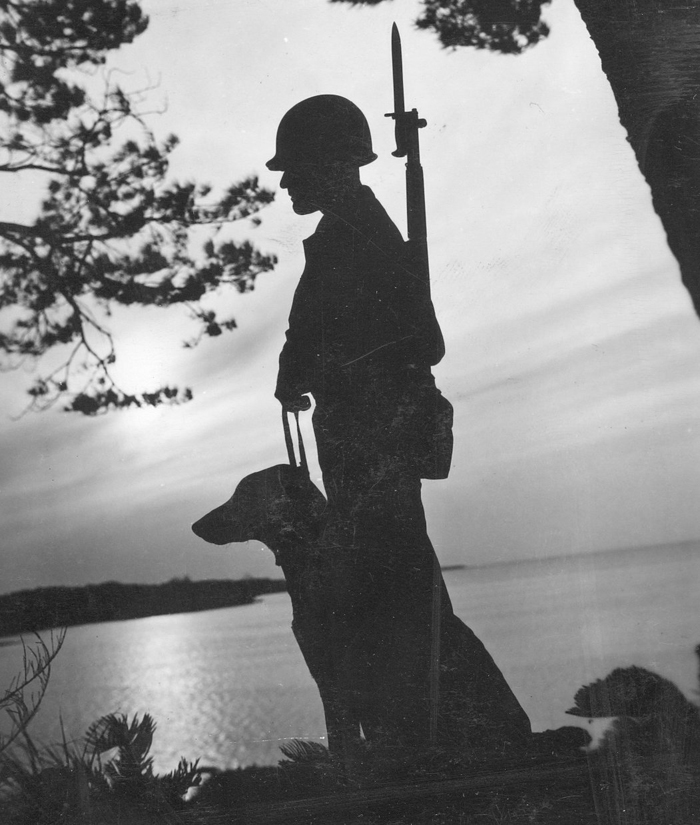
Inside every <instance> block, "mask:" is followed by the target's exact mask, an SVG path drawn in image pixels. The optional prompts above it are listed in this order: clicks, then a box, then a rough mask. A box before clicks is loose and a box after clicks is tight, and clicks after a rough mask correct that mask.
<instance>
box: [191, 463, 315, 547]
mask: <svg viewBox="0 0 700 825" xmlns="http://www.w3.org/2000/svg"><path fill="white" fill-rule="evenodd" d="M325 506H326V500H325V498H324V497H323V495H322V494H321V492H320V490H319V489H318V488H317V487H316V485H315V484H313V482H312V481H311V480H310V479H309V477H308V475H307V474H306V473H305V471H303V470H301V469H300V468H298V467H291V466H290V465H289V464H277V465H275V466H274V467H268V468H267V469H266V470H261V471H260V472H258V473H252V474H251V475H249V476H246V477H245V478H244V479H243V480H242V481H241V482H240V484H239V485H238V487H236V491H235V492H234V494H233V495H232V496H231V498H230V499H229V500H228V501H227V502H226V503H225V504H222V505H221V506H220V507H217V508H215V509H214V510H212V511H211V512H210V513H207V515H206V516H203V517H202V518H200V519H199V521H196V522H195V523H194V524H193V525H192V530H193V531H194V533H195V535H197V536H199V537H200V538H202V539H204V541H208V542H210V543H211V544H229V543H231V542H234V541H249V540H250V539H256V540H257V541H261V542H262V543H263V544H265V545H267V546H268V547H269V548H270V549H271V550H272V551H273V552H274V553H275V556H276V557H277V560H278V562H279V561H280V559H279V554H280V553H284V552H285V551H286V550H289V549H290V548H294V547H300V546H303V545H308V544H309V543H310V542H312V541H314V540H315V539H316V537H317V536H318V533H319V531H320V525H321V516H322V513H323V511H324V509H325Z"/></svg>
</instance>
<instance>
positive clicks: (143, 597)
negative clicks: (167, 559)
mask: <svg viewBox="0 0 700 825" xmlns="http://www.w3.org/2000/svg"><path fill="white" fill-rule="evenodd" d="M286 590H287V583H286V582H285V581H284V579H266V578H260V579H254V578H247V579H239V580H231V579H223V580H204V581H191V580H190V579H187V578H185V579H172V580H171V581H169V582H165V583H163V584H121V583H120V582H104V583H103V584H87V585H83V586H81V587H38V588H35V589H33V590H20V591H17V592H15V593H7V594H5V595H0V639H2V638H5V637H8V636H16V635H18V634H20V633H34V632H37V631H40V630H50V629H52V628H56V627H74V626H76V625H83V624H96V623H99V622H119V621H125V620H127V619H143V618H146V617H147V616H163V615H167V614H172V613H194V612H198V611H201V610H213V609H215V608H219V607H240V606H242V605H246V604H253V603H254V602H255V601H256V600H257V599H258V598H259V597H260V596H265V595H267V594H269V593H283V592H285V591H286ZM0 644H2V642H0ZM4 644H7V643H4Z"/></svg>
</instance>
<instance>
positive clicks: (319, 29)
mask: <svg viewBox="0 0 700 825" xmlns="http://www.w3.org/2000/svg"><path fill="white" fill-rule="evenodd" d="M143 7H144V10H145V11H146V12H147V13H148V14H149V15H150V18H151V23H150V26H149V29H148V30H147V32H146V33H145V34H144V35H142V36H141V37H140V38H138V39H137V41H136V42H135V43H134V44H133V45H131V46H129V47H125V48H123V49H121V50H120V51H119V52H118V53H117V54H115V55H114V56H113V57H112V59H111V62H110V67H111V68H112V69H113V70H116V71H117V72H118V75H115V76H118V77H119V78H120V80H121V82H123V84H124V85H125V86H126V87H129V88H134V89H137V88H143V87H144V86H151V85H152V86H154V87H155V88H153V90H152V91H151V92H149V107H150V108H152V109H153V111H154V114H153V115H152V116H150V120H149V123H150V125H151V127H152V128H153V130H154V132H155V133H156V134H157V135H159V136H162V137H164V136H165V135H167V134H168V133H170V132H175V133H176V134H177V135H178V136H179V137H180V139H181V144H180V146H179V147H178V149H177V150H176V151H175V153H174V155H173V162H172V167H171V173H172V175H173V177H175V178H179V179H190V178H196V179H198V180H206V181H210V182H211V183H213V184H214V185H215V186H224V185H226V184H227V183H229V182H232V181H234V180H238V179H241V178H243V177H245V176H247V175H248V174H251V173H255V174H258V175H259V176H260V180H261V182H262V183H263V184H264V185H265V186H268V187H270V188H273V189H276V188H277V186H278V183H279V173H273V172H269V171H268V170H267V169H266V168H265V165H264V164H265V161H266V160H268V159H269V157H271V156H272V154H273V153H274V138H275V132H276V128H277V123H278V122H279V119H280V118H281V116H282V115H283V114H284V112H285V111H287V109H289V108H290V107H291V106H292V105H294V104H295V103H297V102H298V101H300V100H302V99H304V98H306V97H309V96H311V95H315V94H321V93H334V94H340V95H344V96H346V97H348V98H350V99H351V100H353V101H354V102H355V103H356V104H357V105H359V106H360V108H361V109H362V110H363V111H364V112H365V114H366V116H367V118H368V120H369V122H370V126H371V129H372V134H373V139H374V145H375V150H376V151H377V153H378V154H379V160H377V161H376V162H375V163H373V164H372V165H371V166H368V167H365V169H363V180H364V182H365V183H367V184H369V185H370V186H371V187H372V188H373V190H374V191H375V193H376V194H377V196H378V197H379V199H380V200H381V201H382V203H383V204H384V205H385V206H386V208H387V209H388V211H389V213H390V214H391V215H392V216H393V217H394V219H395V221H396V222H397V224H398V225H399V227H400V228H401V229H402V230H404V231H405V220H404V210H405V207H404V190H403V162H402V161H400V160H398V159H396V158H393V157H392V156H391V151H392V149H393V148H394V146H393V127H392V122H391V121H389V120H388V119H385V118H384V114H385V113H386V112H388V111H391V109H392V99H391V61H390V30H391V24H392V22H394V21H396V22H397V24H398V25H399V28H400V31H401V35H402V40H403V45H404V67H405V81H406V101H407V105H408V106H409V107H413V106H416V107H417V108H418V110H419V112H420V114H421V116H422V117H425V118H426V120H427V121H428V126H427V127H426V128H425V129H423V130H422V132H421V154H422V160H423V166H424V170H425V177H426V200H427V211H428V230H429V243H430V255H431V272H432V284H433V300H434V303H435V306H436V310H437V314H438V318H439V320H440V323H441V325H442V328H443V332H444V334H445V339H446V344H447V354H446V356H445V358H444V360H443V362H442V363H441V364H440V365H438V367H437V368H436V369H435V374H436V377H437V381H438V385H439V387H440V388H441V389H442V391H443V392H444V394H445V395H446V396H447V397H448V398H449V399H450V400H451V401H452V403H453V404H454V406H455V415H456V418H455V439H456V444H455V454H454V462H453V468H452V471H451V474H450V477H449V478H448V479H447V480H444V481H429V482H425V484H424V502H425V506H426V512H427V516H428V524H429V532H430V535H431V537H432V539H433V542H434V545H435V547H436V550H437V552H438V555H439V557H440V560H441V561H442V562H443V563H444V564H483V563H489V562H495V561H508V560H518V559H526V558H537V557H544V556H557V555H571V554H576V553H588V552H597V551H603V550H609V549H616V548H622V547H636V546H644V545H652V544H665V543H672V542H679V541H688V540H696V539H699V538H700V508H698V507H697V501H698V493H699V492H700V461H698V458H699V457H700V440H699V438H700V436H699V433H698V428H697V425H696V419H697V414H696V410H697V409H698V402H699V401H700V322H699V321H698V319H697V318H696V316H695V315H694V314H693V311H692V308H691V304H690V300H689V298H688V296H687V295H686V293H685V291H684V289H683V287H682V285H681V283H680V276H679V272H678V267H677V264H676V262H675V260H674V259H673V257H672V255H671V254H670V252H669V250H668V248H667V245H666V242H665V236H664V233H663V230H662V227H661V224H660V221H659V219H658V218H657V216H656V215H655V213H654V211H653V209H652V205H651V198H650V194H649V190H648V187H647V185H646V183H645V182H644V179H643V178H642V176H641V174H640V172H639V170H638V168H637V166H636V163H635V160H634V156H633V153H632V150H631V148H630V147H629V145H628V143H627V142H626V139H625V133H624V130H623V129H622V127H621V126H620V124H619V122H618V119H617V115H616V108H615V102H614V99H613V96H612V92H611V91H610V88H609V85H608V83H607V81H606V79H605V77H604V75H603V74H602V71H601V68H600V62H599V59H598V55H597V52H596V50H595V47H594V45H593V43H592V42H591V40H590V38H589V37H588V34H587V32H586V29H585V27H584V26H583V23H582V22H581V19H580V17H579V15H578V12H577V11H576V8H575V6H574V5H573V3H572V2H570V0H554V2H553V3H552V5H551V6H550V7H549V8H547V7H545V17H546V19H547V20H548V22H549V24H550V26H551V29H552V34H551V36H550V37H549V38H548V39H547V40H545V41H543V42H542V43H541V44H540V45H538V46H537V47H535V48H533V49H531V50H529V51H528V52H527V53H526V54H524V55H522V56H518V57H514V56H503V55H495V54H490V53H485V52H477V51H475V50H470V49H461V50H458V51H456V52H449V51H445V50H443V49H441V48H440V47H439V45H438V43H437V41H436V39H435V38H434V37H433V35H431V34H429V33H426V32H419V31H417V30H416V29H415V28H414V27H413V24H412V21H413V20H414V19H415V18H416V17H417V16H418V13H419V8H420V7H419V3H418V2H417V1H416V2H413V0H403V2H401V3H400V4H399V3H390V2H387V3H383V4H380V5H379V6H378V7H375V8H351V7H349V6H346V5H344V4H330V3H328V2H326V0H296V1H295V2H294V3H289V2H288V0H237V2H236V3H231V2H230V0H147V2H144V3H143ZM151 102H152V105H150V104H151ZM22 185H23V186H26V190H25V191H24V192H17V191H16V190H14V189H13V190H11V189H6V190H5V191H4V192H2V193H0V217H2V218H8V219H10V218H9V216H13V217H12V218H11V219H17V217H18V215H22V214H23V213H24V215H30V214H31V210H32V208H33V203H34V198H35V182H32V181H24V182H22ZM260 217H261V218H262V224H261V226H259V227H257V228H255V227H253V226H252V225H251V224H250V223H241V224H240V225H236V226H235V227H233V228H232V229H231V232H232V236H233V237H238V238H243V237H249V238H251V239H252V240H253V241H254V242H255V243H256V244H257V245H258V246H259V248H260V249H262V250H263V251H265V252H270V253H274V254H275V255H277V256H278V259H279V264H278V266H277V268H276V269H275V271H274V272H272V273H267V274H264V275H262V276H260V278H259V280H258V284H257V286H256V289H255V291H254V292H252V293H250V294H247V295H237V294H227V293H225V292H222V293H221V294H219V295H217V296H216V297H215V298H214V299H213V303H212V306H216V307H217V308H221V310H222V315H224V316H225V314H226V312H227V311H230V312H232V313H233V314H234V316H235V317H236V320H237V322H238V329H237V330H235V331H233V332H232V333H229V334H227V335H224V336H221V337H219V338H215V339H211V340H207V341H205V342H203V343H202V344H201V345H200V346H199V347H198V348H196V349H195V350H187V349H184V348H182V347H181V346H180V342H181V341H182V340H185V339H187V338H188V337H190V336H191V335H192V334H193V327H192V323H191V321H190V320H189V319H188V318H187V316H186V314H184V313H182V312H180V311H179V310H178V309H177V308H176V309H172V310H168V311H165V312H164V311H162V310H156V309H152V310H143V311H137V310H133V309H130V310H128V311H127V310H123V311H118V312H117V313H115V315H114V317H113V318H112V319H111V324H112V329H113V330H114V331H115V333H116V335H117V351H118V357H119V360H118V363H117V365H116V369H115V373H116V375H117V377H118V379H119V381H120V383H121V384H122V386H123V387H124V388H125V389H127V390H129V389H131V390H136V389H145V388H148V387H155V386H160V385H161V384H163V383H172V382H178V383H180V384H181V385H188V386H191V387H192V389H193V392H194V396H195V398H194V400H193V401H192V402H190V403H189V404H186V405H183V406H181V407H174V408H172V407H171V408H159V409H156V410H145V411H143V410H140V411H129V412H118V413H111V414H108V415H105V416H100V417H97V418H91V419H89V418H85V417H82V416H77V415H69V414H67V413H63V412H61V411H60V409H58V408H55V409H52V410H49V411H47V412H44V413H40V414H34V413H32V414H27V415H23V416H21V415H20V413H21V412H22V410H23V408H24V406H25V405H26V396H25V395H24V391H25V390H26V388H27V387H28V385H29V383H30V382H31V379H32V374H33V373H32V370H33V369H35V367H32V365H29V364H27V365H24V366H23V367H22V368H21V369H20V370H17V371H14V372H10V373H8V372H5V373H2V374H0V381H1V382H2V394H1V396H0V449H1V450H2V456H3V459H2V466H1V467H0V514H1V516H2V521H3V524H4V526H5V530H4V532H5V536H4V541H3V550H2V559H3V576H2V581H1V582H0V589H1V591H2V592H9V591H14V590H18V589H23V588H28V587H35V586H45V585H50V584H84V583H88V582H99V581H107V580H120V581H143V582H148V581H153V582H158V581H165V580H168V579H170V578H173V577H175V576H190V577H191V578H193V579H205V578H229V577H231V578H237V577H240V576H244V575H275V576H277V575H280V573H279V570H278V569H277V568H275V567H274V563H273V557H272V554H271V553H270V552H269V551H268V550H266V549H265V548H264V547H262V546H260V545H259V544H257V543H255V542H253V543H250V544H247V545H231V546H229V547H225V548H219V547H213V546H209V545H206V544H205V543H203V542H202V541H200V540H199V539H197V538H196V537H195V536H194V535H193V534H192V533H191V530H190V525H191V523H192V522H194V521H195V520H196V519H197V518H199V517H200V516H201V515H203V514H204V513H205V512H207V511H208V510H210V509H212V508H213V507H214V506H216V505H218V504H220V503H222V502H223V501H224V500H225V499H227V498H228V497H229V496H230V495H231V493H232V492H233V490H234V488H235V486H236V484H237V483H238V481H240V479H241V478H243V476H245V475H247V474H248V473H250V472H254V471H256V470H260V469H262V468H264V467H267V466H270V465H272V464H276V463H281V462H283V461H285V460H286V458H285V457H286V453H285V449H284V442H283V438H282V432H281V425H280V410H279V405H278V403H277V401H276V400H275V399H274V397H273V392H274V385H275V378H276V369H277V358H278V355H279V351H280V348H281V346H282V343H283V341H284V332H285V329H286V319H287V315H288V312H289V307H290V303H291V299H292V295H293V292H294V288H295V286H296V283H297V280H298V277H299V275H300V273H301V270H302V267H303V251H302V246H301V242H302V240H303V238H305V237H307V236H308V235H310V234H311V233H312V232H313V230H314V227H315V224H316V222H317V220H318V216H317V215H316V216H313V215H312V216H305V217H299V216H297V215H295V214H294V213H293V212H292V210H291V208H290V204H289V201H288V199H287V196H286V194H285V193H284V192H283V191H280V192H279V193H278V196H277V198H276V201H275V203H274V204H273V205H271V206H270V207H268V208H266V209H265V210H264V211H263V212H262V213H260ZM303 427H304V433H305V437H306V442H307V446H308V447H309V449H310V450H311V452H312V454H313V444H312V442H313V436H312V432H311V427H310V416H309V414H306V417H305V418H304V421H303ZM312 474H313V476H314V478H315V480H317V482H318V483H319V485H320V483H321V482H320V474H319V471H318V468H317V466H316V464H315V462H312Z"/></svg>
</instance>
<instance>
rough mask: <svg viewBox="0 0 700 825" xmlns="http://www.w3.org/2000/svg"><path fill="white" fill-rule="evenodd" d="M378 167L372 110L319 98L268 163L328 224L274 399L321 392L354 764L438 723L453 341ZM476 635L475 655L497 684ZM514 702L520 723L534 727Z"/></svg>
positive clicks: (301, 398) (340, 676) (321, 571)
mask: <svg viewBox="0 0 700 825" xmlns="http://www.w3.org/2000/svg"><path fill="white" fill-rule="evenodd" d="M375 159H376V155H375V153H374V152H373V149H372V141H371V136H370V130H369V126H368V123H367V120H366V119H365V117H364V115H363V114H362V112H361V111H360V109H358V108H357V106H355V105H354V104H353V103H351V102H350V101H349V100H347V99H345V98H343V97H338V96H335V95H319V96H316V97H312V98H309V99H307V100H304V101H302V102H301V103H299V104H297V105H296V106H294V107H293V108H292V109H290V110H289V111H288V112H287V114H285V116H284V117H283V119H282V121H281V122H280V125H279V129H278V132H277V141H276V153H275V155H274V157H273V158H272V159H271V160H270V161H268V163H267V166H268V168H269V169H271V170H276V171H281V172H282V173H283V174H282V178H281V182H280V186H281V187H282V188H283V189H286V190H287V192H288V193H289V196H290V198H291V201H292V206H293V209H294V211H295V212H296V213H297V214H299V215H306V214H311V213H314V212H317V211H318V212H320V213H321V219H320V221H319V223H318V226H317V228H316V231H315V232H314V233H313V235H311V237H309V238H307V239H306V240H305V241H304V250H305V257H306V266H305V268H304V271H303V273H302V275H301V278H300V280H299V284H298V286H297V289H296V292H295V295H294V299H293V303H292V307H291V312H290V316H289V328H288V330H287V333H286V342H285V344H284V347H283V349H282V352H281V355H280V360H279V374H278V379H277V387H276V391H275V396H276V397H277V399H278V400H279V401H280V403H281V404H282V407H283V409H284V410H286V411H302V410H306V409H309V407H310V400H309V395H312V396H313V398H314V401H315V405H316V406H315V409H314V413H313V428H314V433H315V437H316V442H317V448H318V459H319V464H320V467H321V471H322V474H323V483H324V486H325V490H326V496H327V499H328V507H327V514H326V519H325V527H324V531H323V536H322V540H321V542H320V548H319V551H318V554H317V565H316V566H317V570H316V571H315V574H316V575H317V577H318V584H317V587H318V591H317V600H318V603H319V606H320V609H322V611H323V612H324V614H325V615H327V616H330V617H331V618H330V622H329V624H328V633H329V638H328V639H327V640H326V642H327V644H328V645H329V646H331V648H332V651H333V667H334V668H335V671H336V672H335V677H336V681H337V684H338V685H339V687H338V690H339V691H341V692H343V696H342V697H341V699H342V701H341V702H340V704H341V705H342V706H345V707H348V708H350V709H351V712H350V714H349V718H348V720H346V721H347V725H345V727H344V730H341V731H340V732H339V731H338V730H336V731H333V732H331V731H330V730H329V739H330V740H331V746H332V745H333V738H334V737H335V738H336V739H337V738H340V739H342V740H343V744H342V747H343V749H344V750H345V752H346V754H347V752H348V749H349V748H352V747H353V746H354V743H355V742H356V741H357V740H359V737H360V730H359V727H358V725H357V724H356V722H354V720H357V719H361V720H362V729H363V733H364V735H365V737H367V738H368V739H371V740H373V741H377V742H384V743H387V744H390V745H392V746H398V747H414V746H416V745H418V744H419V743H421V742H425V741H427V739H428V732H429V724H430V707H429V705H430V695H429V694H430V691H429V682H430V679H429V676H430V661H431V626H434V625H431V621H432V622H434V617H433V618H432V619H431V605H432V593H433V572H434V564H435V555H434V551H433V548H432V545H431V543H430V540H429V538H428V534H427V528H426V521H425V514H424V511H423V505H422V501H421V475H423V477H427V476H426V475H425V473H424V472H423V469H422V468H423V467H424V463H425V458H426V454H427V453H430V451H431V449H432V447H433V444H432V438H433V436H432V435H431V432H432V431H431V424H432V421H431V410H432V411H434V404H431V401H430V399H434V397H435V393H436V392H437V391H436V390H435V385H434V380H433V377H432V374H431V367H432V366H434V365H435V364H437V363H438V362H439V361H440V360H441V358H442V357H443V355H444V343H443V338H442V334H441V331H440V328H439V325H438V322H437V319H436V316H435V311H434V308H433V304H432V301H431V299H430V294H429V290H428V288H427V286H426V284H425V282H424V280H422V279H421V278H420V277H417V276H416V275H415V274H414V272H413V269H412V266H411V259H410V255H409V254H408V253H407V245H406V243H405V242H404V240H403V237H402V235H401V233H400V232H399V230H398V229H397V227H396V226H395V224H394V223H393V222H392V220H391V218H390V217H389V216H388V214H387V213H386V211H385V210H384V208H383V207H382V206H381V204H380V203H379V202H378V200H377V199H376V197H375V196H374V194H373V193H372V191H371V190H370V189H369V188H368V187H367V186H364V185H363V184H362V183H361V181H360V172H359V170H360V168H361V167H362V166H364V165H366V164H368V163H371V162H372V161H373V160H375ZM440 589H441V595H442V607H441V609H442V614H443V615H444V616H448V617H449V616H452V618H454V617H453V615H452V610H451V606H450V603H449V598H448V596H447V592H446V590H445V588H444V584H442V583H440ZM460 624H461V623H460ZM368 629H369V630H370V631H371V632H368ZM465 630H466V628H465ZM469 633H471V631H469ZM472 636H473V634H472ZM360 639H361V640H362V641H361V646H360V643H359V642H358V640H360ZM473 639H474V643H475V645H476V647H478V649H479V654H478V656H477V659H479V657H482V658H481V659H479V661H480V662H481V663H482V664H483V665H484V667H485V668H486V669H490V668H494V669H495V670H496V672H497V673H498V671H497V669H496V666H495V664H494V663H493V661H492V660H491V659H490V657H489V656H488V653H487V652H486V651H485V650H484V649H483V646H482V645H481V643H480V642H479V641H478V639H476V637H473ZM483 657H486V658H483ZM487 660H488V661H487ZM475 664H476V661H475ZM484 675H486V673H484ZM498 676H499V677H500V673H498ZM500 678H501V679H502V677H500ZM487 682H488V679H487V680H486V682H485V683H484V684H486V683H487ZM503 684H504V686H505V682H503ZM499 689H500V683H499ZM504 690H505V693H504V696H505V694H508V695H507V696H505V701H506V703H510V705H509V707H510V710H511V711H512V714H511V715H512V716H514V717H517V724H516V727H517V726H519V727H521V728H522V729H523V730H524V729H525V728H526V727H527V729H528V730H529V727H528V723H527V717H525V715H524V713H523V712H522V709H521V708H520V707H519V705H517V701H516V700H515V698H514V697H513V696H512V694H510V691H509V689H508V688H507V686H505V688H504ZM511 700H512V701H511ZM511 706H512V707H511ZM340 727H341V728H343V725H341V726H340Z"/></svg>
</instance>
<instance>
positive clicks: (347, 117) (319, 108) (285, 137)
mask: <svg viewBox="0 0 700 825" xmlns="http://www.w3.org/2000/svg"><path fill="white" fill-rule="evenodd" d="M376 159H377V156H376V155H375V154H374V152H373V151H372V136H371V135H370V131H369V124H368V123H367V118H365V116H364V115H363V114H362V112H361V111H360V110H359V109H358V108H357V106H355V104H354V103H352V102H351V101H349V100H348V99H347V98H345V97H340V96H339V95H316V96H315V97H309V98H307V99H306V100H302V101H301V103H297V104H296V106H292V108H291V109H290V110H289V111H288V112H287V114H286V115H285V116H284V117H283V118H282V120H281V121H280V125H279V128H278V129H277V145H276V151H275V156H274V157H273V158H271V159H270V160H268V162H267V164H266V165H267V168H268V169H272V170H275V171H278V172H283V171H284V170H285V169H287V168H288V167H290V166H295V165H297V164H300V163H312V164H314V165H318V164H324V163H332V162H333V161H346V162H350V163H353V164H356V165H357V166H365V165H366V164H368V163H372V161H373V160H376Z"/></svg>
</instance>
